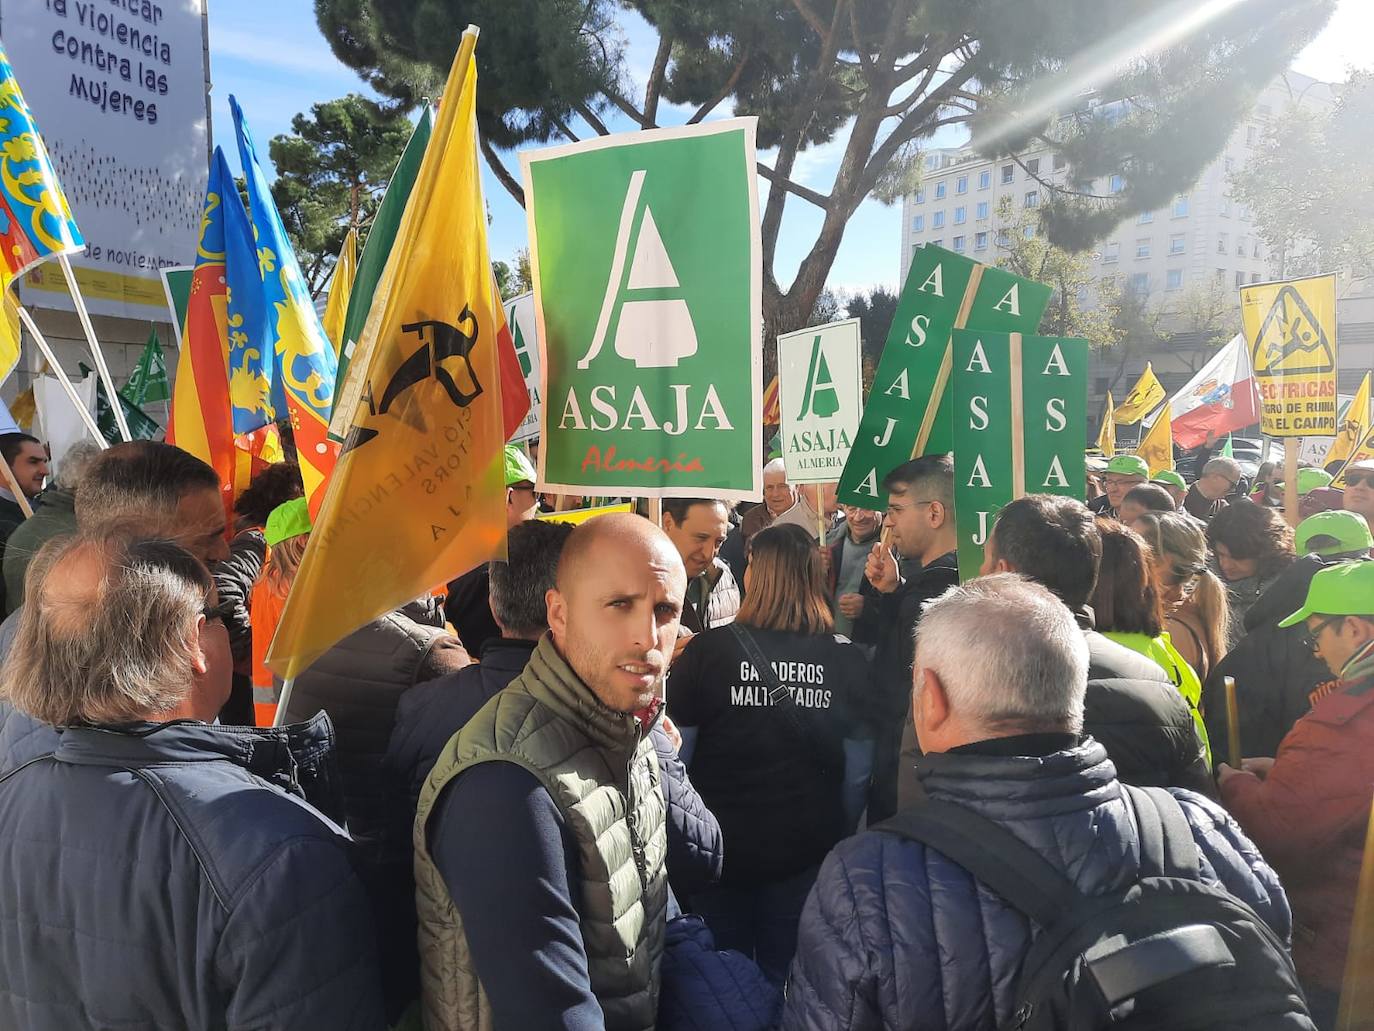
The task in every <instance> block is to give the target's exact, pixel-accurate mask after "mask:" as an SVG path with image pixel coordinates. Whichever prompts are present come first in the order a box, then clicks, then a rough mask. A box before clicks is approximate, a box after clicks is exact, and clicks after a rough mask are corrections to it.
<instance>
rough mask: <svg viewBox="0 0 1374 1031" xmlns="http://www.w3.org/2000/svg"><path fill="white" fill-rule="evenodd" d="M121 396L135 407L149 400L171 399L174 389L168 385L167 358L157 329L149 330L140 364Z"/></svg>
mask: <svg viewBox="0 0 1374 1031" xmlns="http://www.w3.org/2000/svg"><path fill="white" fill-rule="evenodd" d="M119 396H120V397H122V398H123V399H124V400H125V401H127V402H129V404H131V405H134V406H135V407H137V406H138V405H145V404H147V403H148V402H149V401H168V400H170V399H171V397H172V391H171V388H170V387H169V386H168V385H167V360H166V358H164V357H163V355H162V345H161V344H160V343H158V339H157V330H156V329H149V330H148V342H147V343H146V344H144V345H143V353H142V354H141V355H139V358H138V364H137V365H135V366H134V371H133V372H131V373H130V374H129V382H127V383H125V384H124V386H123V387H122V388H121V389H120V391H119Z"/></svg>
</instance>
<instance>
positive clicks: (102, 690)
mask: <svg viewBox="0 0 1374 1031" xmlns="http://www.w3.org/2000/svg"><path fill="white" fill-rule="evenodd" d="M82 558H84V559H86V561H88V562H91V563H94V564H95V565H96V567H97V576H96V577H95V578H94V579H93V581H91V582H90V583H89V584H86V583H82V584H80V586H78V587H76V588H73V587H72V580H71V577H70V575H69V574H67V572H66V571H65V570H63V569H62V567H63V566H65V565H68V564H70V562H71V561H75V560H78V559H82ZM64 574H65V575H64ZM213 587H214V583H213V581H212V580H211V578H210V573H209V571H208V570H206V568H205V566H204V565H202V564H201V563H200V562H199V561H198V560H197V559H196V558H195V557H194V556H192V555H191V553H190V552H188V551H187V550H186V549H185V548H182V547H181V546H180V545H177V544H174V543H172V542H171V541H165V540H150V539H146V538H139V537H137V536H133V535H131V534H130V533H129V532H127V530H125V531H123V532H120V531H118V530H114V531H111V530H106V531H103V532H100V533H88V534H79V535H77V536H75V537H64V538H58V539H56V540H54V541H51V542H49V543H48V544H46V545H45V546H44V547H43V548H42V549H41V550H40V551H39V552H38V554H37V555H36V556H35V557H34V560H33V561H32V562H31V563H30V565H29V569H28V572H27V574H26V578H25V589H24V597H25V599H26V602H25V605H24V608H23V616H22V617H21V619H20V622H19V631H18V635H17V636H16V638H15V641H14V646H13V649H12V651H11V652H10V655H9V658H8V659H7V660H6V662H5V664H4V669H3V671H0V696H3V697H6V698H8V699H9V700H10V701H11V702H12V703H13V704H14V705H15V706H16V707H17V708H19V709H21V710H23V711H24V712H26V713H28V714H29V715H30V716H33V717H35V718H36V719H40V720H42V721H44V722H45V723H50V724H53V725H54V726H59V727H65V726H72V725H80V724H119V723H131V722H134V721H137V720H145V719H147V720H156V719H158V718H159V717H160V716H161V715H162V714H164V713H167V712H170V711H172V710H174V709H175V708H176V707H177V706H178V705H180V704H181V703H182V702H183V701H184V700H185V699H186V697H187V695H188V694H189V693H190V690H191V687H192V682H193V679H194V673H195V670H194V666H193V661H194V658H195V649H196V626H197V623H198V621H199V619H200V617H201V615H202V614H203V612H204V610H205V606H206V602H207V599H208V598H209V597H210V594H211V591H212V590H213Z"/></svg>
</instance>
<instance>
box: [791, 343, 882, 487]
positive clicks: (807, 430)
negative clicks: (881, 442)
mask: <svg viewBox="0 0 1374 1031" xmlns="http://www.w3.org/2000/svg"><path fill="white" fill-rule="evenodd" d="M860 363H861V357H860V337H859V320H858V319H846V320H845V321H843V322H830V323H827V324H826V325H824V326H815V327H813V328H812V329H803V330H799V331H798V332H796V333H784V334H782V335H781V336H779V337H778V394H779V409H780V411H781V412H782V460H783V464H784V465H785V466H786V467H787V482H788V483H834V482H835V481H836V480H838V479H839V478H840V472H841V470H843V469H844V463H845V459H847V458H848V457H849V449H850V447H851V446H852V444H853V441H854V434H855V433H856V432H857V431H858V428H859V410H860V408H861V407H862V406H863V377H862V372H861V367H860Z"/></svg>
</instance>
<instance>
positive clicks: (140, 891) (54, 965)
mask: <svg viewBox="0 0 1374 1031" xmlns="http://www.w3.org/2000/svg"><path fill="white" fill-rule="evenodd" d="M323 726H324V727H326V728H327V726H328V725H327V723H324V724H323ZM239 729H240V728H222V727H214V726H206V725H204V724H201V723H196V722H192V721H176V722H172V723H166V724H136V725H134V726H131V727H126V728H120V729H119V730H112V729H96V728H80V727H74V728H68V729H67V730H65V731H63V733H62V735H61V737H60V739H59V740H58V742H57V745H56V751H54V752H52V753H51V754H48V755H43V756H40V757H38V758H36V759H31V760H30V761H28V762H26V763H24V764H23V765H21V766H18V767H17V768H14V769H12V770H11V771H10V772H9V773H8V774H7V775H4V776H0V971H3V974H0V980H2V981H3V984H0V1027H4V1028H24V1029H25V1031H68V1029H71V1028H77V1027H80V1028H98V1029H114V1028H120V1029H125V1028H135V1027H137V1028H140V1029H143V1031H163V1029H166V1031H201V1029H207V1031H208V1029H216V1031H218V1029H240V1028H242V1029H250V1028H251V1029H253V1031H268V1029H283V1031H285V1029H288V1028H289V1029H296V1028H316V1027H320V1028H323V1027H329V1028H356V1029H360V1031H372V1029H380V1028H382V1027H383V1026H384V1024H383V1015H382V997H381V988H380V984H379V980H378V976H377V963H376V955H375V949H374V946H373V930H372V924H371V920H370V917H369V913H368V903H367V899H366V897H365V895H364V893H363V890H362V887H361V885H360V883H359V880H358V878H357V876H356V874H355V872H354V869H353V865H352V861H351V856H350V846H349V841H348V838H347V837H346V835H344V833H343V832H342V831H341V830H340V829H339V828H338V827H337V826H335V825H334V824H332V823H329V822H328V821H327V820H325V819H324V818H323V817H322V816H321V815H320V814H319V813H318V812H317V811H316V810H314V809H313V808H311V807H310V806H309V805H308V804H306V803H305V802H304V801H303V800H302V799H301V798H299V797H297V796H296V795H294V794H292V793H291V792H290V791H288V790H284V789H283V788H281V787H278V786H276V784H274V783H269V781H276V782H277V783H282V784H287V785H290V784H293V783H294V781H295V769H296V764H295V761H294V759H293V757H292V754H291V749H290V747H289V745H288V742H287V740H286V737H285V736H284V735H262V734H252V733H241V732H238V731H239Z"/></svg>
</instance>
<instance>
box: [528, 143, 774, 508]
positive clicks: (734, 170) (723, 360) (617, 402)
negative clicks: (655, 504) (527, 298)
mask: <svg viewBox="0 0 1374 1031" xmlns="http://www.w3.org/2000/svg"><path fill="white" fill-rule="evenodd" d="M755 125H756V120H755V119H752V118H738V119H729V120H725V121H720V122H712V123H710V124H708V125H696V126H688V127H685V128H680V129H656V130H648V131H644V132H636V133H628V134H624V135H618V136H607V137H603V138H601V139H596V140H589V141H586V142H584V143H575V144H570V145H568V146H564V147H552V148H548V149H546V150H539V151H534V152H527V153H524V154H522V155H521V164H522V166H523V168H524V178H525V197H526V218H527V221H528V224H529V234H530V263H531V269H532V272H533V276H534V296H535V308H536V318H537V325H538V333H537V335H538V338H539V348H540V360H541V366H542V378H543V390H542V391H541V395H542V400H543V402H544V403H543V416H542V424H543V425H542V432H541V434H540V437H541V441H540V447H539V485H540V487H541V488H546V489H548V490H552V491H557V492H559V493H567V494H590V495H597V496H599V495H630V496H638V497H714V498H721V499H723V500H744V499H758V498H760V497H761V496H762V472H761V469H762V465H763V455H762V450H763V442H762V431H761V417H762V410H761V409H762V399H763V383H762V370H763V366H762V339H763V338H762V334H763V318H762V315H763V276H762V258H761V248H760V241H759V214H758V191H757V182H756V173H755V167H756V166H755V158H754V132H755Z"/></svg>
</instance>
